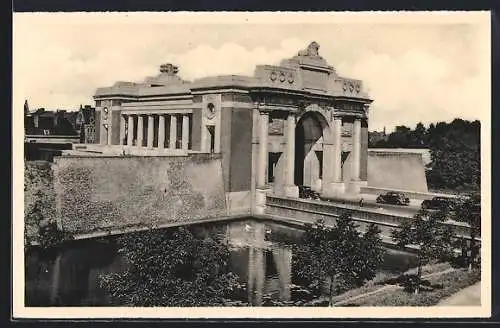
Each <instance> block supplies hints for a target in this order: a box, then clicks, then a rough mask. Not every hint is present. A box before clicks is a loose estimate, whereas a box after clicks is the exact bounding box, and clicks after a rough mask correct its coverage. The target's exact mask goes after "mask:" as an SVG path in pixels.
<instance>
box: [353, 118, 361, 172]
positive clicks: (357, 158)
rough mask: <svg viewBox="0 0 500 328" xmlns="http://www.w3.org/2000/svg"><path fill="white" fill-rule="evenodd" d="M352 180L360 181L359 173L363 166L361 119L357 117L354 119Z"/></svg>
mask: <svg viewBox="0 0 500 328" xmlns="http://www.w3.org/2000/svg"><path fill="white" fill-rule="evenodd" d="M352 155H353V158H352V160H353V161H352V163H353V167H352V171H353V172H352V180H354V181H359V173H360V168H361V120H360V119H359V118H357V119H356V120H355V121H354V126H353V133H352Z"/></svg>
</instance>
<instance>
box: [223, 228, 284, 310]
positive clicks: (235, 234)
mask: <svg viewBox="0 0 500 328" xmlns="http://www.w3.org/2000/svg"><path fill="white" fill-rule="evenodd" d="M266 230H267V229H266V225H265V224H263V223H260V222H240V223H234V224H231V225H228V230H227V242H228V243H229V244H230V245H232V246H235V247H242V248H240V250H238V251H236V252H237V253H238V256H233V259H234V260H236V259H237V261H238V262H239V263H233V264H234V265H235V266H236V267H239V268H235V269H236V270H237V271H240V272H238V275H239V276H240V278H241V279H243V280H246V283H247V292H248V301H249V302H250V303H251V304H253V305H263V301H264V300H263V296H264V295H265V294H268V293H272V292H274V293H275V294H276V293H277V294H278V295H277V296H278V297H277V298H278V299H279V300H281V301H289V300H290V284H291V272H292V271H291V270H292V268H291V265H292V250H291V248H290V247H287V246H285V245H278V244H276V243H273V242H271V241H269V240H266ZM245 255H246V256H245ZM244 257H247V261H246V263H243V261H244ZM245 264H246V265H245ZM243 265H244V266H246V270H245V272H241V271H242V270H241V266H243ZM238 269H239V270H238ZM273 298H276V297H273Z"/></svg>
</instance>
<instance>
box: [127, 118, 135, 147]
mask: <svg viewBox="0 0 500 328" xmlns="http://www.w3.org/2000/svg"><path fill="white" fill-rule="evenodd" d="M133 142H134V117H133V116H132V115H129V116H128V132H127V146H132V143H133Z"/></svg>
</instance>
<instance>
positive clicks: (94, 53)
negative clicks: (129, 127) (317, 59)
mask: <svg viewBox="0 0 500 328" xmlns="http://www.w3.org/2000/svg"><path fill="white" fill-rule="evenodd" d="M405 17H406V16H403V15H402V14H400V13H399V14H384V15H378V16H374V15H372V16H366V14H350V15H340V14H337V15H332V14H321V15H316V16H315V15H312V14H309V15H306V14H295V15H284V14H281V15H279V16H278V15H271V14H269V15H267V16H262V15H260V16H259V15H254V16H252V15H249V14H246V15H245V14H238V15H231V14H225V15H221V14H219V16H216V17H215V16H210V15H207V14H204V15H202V14H199V15H192V16H183V15H182V14H175V15H171V14H170V15H169V14H155V15H151V14H123V13H122V14H113V15H111V14H102V13H101V14H96V13H94V14H92V13H89V14H74V13H73V14H14V37H13V49H14V54H13V77H14V97H13V105H14V111H15V112H16V111H22V105H23V103H24V99H28V102H29V105H30V108H31V109H34V108H38V107H45V108H50V109H55V108H66V109H76V108H78V107H79V105H80V104H93V101H92V95H93V93H94V91H95V89H96V88H97V87H101V86H109V85H111V84H113V83H114V82H115V81H117V80H121V81H137V82H138V81H142V80H143V78H144V77H145V76H152V75H156V74H157V73H158V69H159V65H160V64H162V63H166V62H172V63H175V64H177V65H179V67H180V69H179V75H181V77H182V78H184V79H187V80H192V79H195V78H199V77H203V76H207V75H219V74H243V75H252V74H253V70H254V68H255V65H258V64H277V63H279V61H280V60H281V59H283V58H289V57H292V56H294V55H295V54H296V53H297V51H298V50H300V49H303V48H305V47H306V46H307V45H308V44H309V43H310V42H311V41H316V42H318V43H319V44H320V49H319V52H320V55H321V56H323V57H324V58H325V59H326V60H327V61H328V62H329V63H330V65H332V66H334V67H335V68H336V69H337V72H338V73H339V74H340V75H342V76H346V77H352V78H358V79H362V80H363V81H364V83H365V86H366V87H367V88H368V91H369V93H370V96H371V98H372V99H374V102H373V105H372V109H371V111H370V130H381V129H382V128H383V127H384V126H386V127H387V129H388V131H390V130H391V129H392V128H393V127H394V126H395V125H401V124H405V125H408V126H414V125H415V124H416V123H417V122H419V121H421V122H423V123H425V124H428V123H430V122H436V121H449V120H452V119H453V118H456V117H460V118H464V119H488V118H489V98H490V90H489V87H490V85H489V75H490V71H489V67H490V62H489V58H490V57H489V40H490V39H489V28H490V27H489V20H488V19H486V20H485V19H484V18H485V16H484V14H483V16H481V17H480V20H478V16H477V14H476V16H474V14H473V13H470V15H467V14H465V16H464V14H462V15H461V16H460V17H451V16H450V15H449V14H448V15H443V14H441V15H433V16H432V17H430V16H429V15H428V14H427V15H423V14H421V15H416V16H411V17H406V18H405ZM480 22H482V23H480Z"/></svg>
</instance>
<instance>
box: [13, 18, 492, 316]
mask: <svg viewBox="0 0 500 328" xmlns="http://www.w3.org/2000/svg"><path fill="white" fill-rule="evenodd" d="M12 42H13V54H12V59H13V63H12V69H13V75H12V76H13V98H12V104H13V123H12V124H13V138H12V140H13V195H14V196H13V199H14V202H13V213H14V214H13V215H14V216H13V230H12V236H13V261H14V263H13V281H12V283H13V315H14V317H18V318H63V319H69V318H134V317H141V318H396V317H397V318H417V317H420V318H422V317H423V318H427V317H429V318H431V317H448V318H458V317H488V316H490V311H491V304H490V303H491V295H490V290H491V272H490V270H491V263H490V262H491V253H490V252H491V247H490V243H491V213H490V209H491V195H490V190H491V181H490V180H491V178H490V171H491V164H490V154H491V146H490V143H491V137H490V128H491V126H490V124H491V121H490V115H491V82H490V74H491V73H490V61H491V58H490V56H491V49H490V47H491V37H490V14H489V12H487V11H485V12H473V11H471V12H452V11H447V12H431V11H429V12H411V13H410V12H321V13H319V12H318V13H312V12H293V13H292V12H279V13H278V12H267V13H266V12H262V13H256V12H238V13H236V12H199V13H193V12H192V13H190V12H122V13H120V12H81V13H80V12H73V13H62V12H61V13H56V12H54V13H49V12H45V13H41V12H40V13H36V12H32V13H14V14H13V38H12ZM21 115H23V117H21ZM21 142H22V143H23V144H21Z"/></svg>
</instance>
